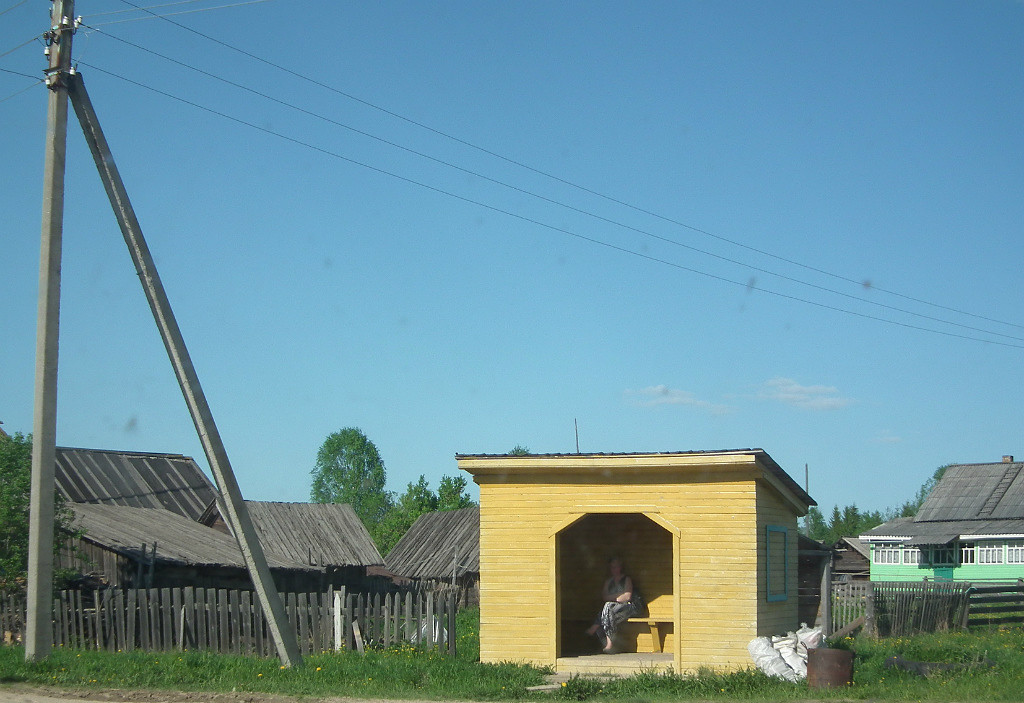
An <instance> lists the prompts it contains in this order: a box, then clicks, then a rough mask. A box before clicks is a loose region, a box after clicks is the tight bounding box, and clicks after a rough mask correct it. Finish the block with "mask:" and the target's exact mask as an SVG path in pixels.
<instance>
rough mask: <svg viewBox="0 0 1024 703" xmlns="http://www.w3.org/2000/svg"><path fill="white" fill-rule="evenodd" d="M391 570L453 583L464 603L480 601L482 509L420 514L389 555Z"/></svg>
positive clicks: (424, 580)
mask: <svg viewBox="0 0 1024 703" xmlns="http://www.w3.org/2000/svg"><path fill="white" fill-rule="evenodd" d="M385 563H386V564H387V567H388V569H390V570H391V571H393V572H394V573H396V574H399V575H401V576H404V577H406V578H408V579H410V580H412V581H414V582H420V583H427V584H436V585H441V584H453V585H455V586H457V587H458V589H459V603H460V605H476V604H477V603H478V602H479V600H480V588H479V585H480V508H479V507H477V506H473V507H469V508H462V509H460V510H439V511H436V512H432V513H426V514H425V515H420V516H419V517H418V518H417V519H416V522H414V523H413V524H412V527H410V528H409V530H408V531H407V532H406V533H405V534H404V535H402V538H401V539H400V540H398V543H397V544H396V545H395V546H394V547H393V548H392V549H391V551H390V552H388V555H387V557H385Z"/></svg>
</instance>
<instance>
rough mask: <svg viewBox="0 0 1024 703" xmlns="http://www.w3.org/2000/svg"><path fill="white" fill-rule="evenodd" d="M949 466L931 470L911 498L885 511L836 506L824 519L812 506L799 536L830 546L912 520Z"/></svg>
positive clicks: (854, 506)
mask: <svg viewBox="0 0 1024 703" xmlns="http://www.w3.org/2000/svg"><path fill="white" fill-rule="evenodd" d="M950 466H952V464H946V465H945V466H940V467H939V468H937V469H935V472H934V473H933V474H932V475H931V477H930V478H929V479H928V480H927V481H925V482H924V483H923V484H922V485H921V487H920V488H919V489H918V490H917V493H916V494H914V497H913V498H912V499H910V500H908V501H906V502H905V503H903V504H901V505H898V506H896V507H894V508H889V509H888V510H885V511H878V510H874V511H869V512H861V511H860V510H859V509H858V508H857V506H856V505H847V506H845V507H843V508H840V507H839V506H838V505H836V506H833V508H832V514H831V515H830V516H829V518H828V520H826V519H825V516H824V515H823V514H822V512H821V511H820V510H819V509H818V508H817V507H812V508H811V509H810V510H809V511H808V512H807V517H806V518H804V529H803V533H804V534H805V535H807V536H808V537H810V538H811V539H816V540H818V541H823V542H825V543H826V544H834V543H836V542H837V541H839V539H841V538H842V537H856V536H858V535H860V534H862V533H864V532H867V531H868V530H870V529H871V528H873V527H878V526H879V525H881V524H882V523H883V522H887V521H889V520H893V519H895V518H898V517H914V516H915V515H917V511H918V510H920V509H921V505H922V504H923V503H924V501H925V499H927V498H928V494H929V493H931V492H932V489H934V488H935V486H936V484H938V482H939V479H941V478H942V475H943V474H945V473H946V469H948V468H949V467H950Z"/></svg>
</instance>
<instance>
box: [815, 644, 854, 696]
mask: <svg viewBox="0 0 1024 703" xmlns="http://www.w3.org/2000/svg"><path fill="white" fill-rule="evenodd" d="M851 684H853V652H851V651H848V650H846V649H828V648H826V647H819V648H818V649H808V650H807V685H808V687H810V688H841V687H844V686H849V685H851Z"/></svg>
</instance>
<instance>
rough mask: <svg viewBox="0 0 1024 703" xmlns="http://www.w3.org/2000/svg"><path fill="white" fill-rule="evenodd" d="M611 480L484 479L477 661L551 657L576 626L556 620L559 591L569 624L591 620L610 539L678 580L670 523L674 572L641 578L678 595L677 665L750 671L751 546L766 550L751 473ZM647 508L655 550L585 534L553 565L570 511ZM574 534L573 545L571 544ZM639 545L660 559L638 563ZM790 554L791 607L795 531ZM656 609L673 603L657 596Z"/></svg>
mask: <svg viewBox="0 0 1024 703" xmlns="http://www.w3.org/2000/svg"><path fill="white" fill-rule="evenodd" d="M617 478H618V480H612V478H607V479H602V477H600V476H595V477H594V478H593V479H592V482H591V483H587V484H582V485H581V484H580V483H579V482H578V477H573V479H572V480H573V481H576V483H573V482H571V481H570V480H564V481H559V480H558V479H557V477H554V476H552V477H551V478H550V479H549V480H547V481H544V480H540V479H538V477H536V476H532V477H530V481H529V482H527V481H519V480H515V479H514V478H508V479H503V480H502V481H494V482H490V481H486V480H484V481H480V482H479V483H480V492H481V499H480V504H481V515H480V541H481V588H480V608H481V623H480V629H481V652H480V656H481V660H482V661H485V662H497V661H508V660H516V661H525V662H534V663H539V664H543V665H550V664H552V663H554V661H555V659H556V650H557V639H558V635H557V633H559V632H560V631H561V628H565V627H576V626H577V624H576V623H574V622H570V621H569V620H564V621H559V618H558V616H557V614H556V613H557V608H556V599H559V602H560V603H561V604H562V606H563V609H565V610H566V612H567V613H569V615H570V616H571V618H570V619H571V620H575V619H577V618H587V617H590V618H592V617H593V615H591V614H590V612H591V611H592V609H593V598H594V595H593V594H594V592H595V591H598V592H599V590H600V584H601V580H602V578H603V577H604V569H605V567H604V563H603V562H604V560H605V559H606V557H607V556H608V551H609V547H611V548H612V549H613V550H614V551H618V552H621V554H623V555H624V557H623V558H624V559H625V560H626V562H627V565H628V567H629V568H632V569H634V570H635V569H636V568H637V567H640V568H643V567H644V564H645V563H647V562H648V561H649V563H651V564H652V565H653V564H658V565H660V564H665V565H667V578H669V579H671V578H673V575H672V569H671V564H672V547H671V546H670V545H671V542H672V540H673V534H672V532H671V530H676V531H677V533H678V535H679V570H678V572H677V573H676V574H675V578H676V581H675V583H674V584H673V585H672V588H667V587H664V586H662V585H660V584H661V583H662V582H661V581H660V580H659V579H663V578H666V575H665V573H664V572H663V573H661V574H659V575H654V574H653V572H652V575H651V576H649V577H648V576H646V575H645V577H644V578H645V580H646V581H647V582H648V583H651V584H654V585H653V590H654V592H658V591H661V590H663V591H664V592H666V593H675V594H677V598H678V602H677V603H676V602H673V603H672V607H673V608H675V609H677V610H678V612H679V618H680V621H679V624H680V632H679V638H680V641H681V647H680V650H681V651H680V655H679V656H680V658H679V661H680V663H681V669H682V670H694V669H697V668H698V667H701V666H712V667H715V668H723V669H726V668H743V667H746V666H747V665H748V663H749V662H748V660H749V655H748V653H747V651H746V645H747V643H748V642H749V641H750V640H751V639H752V638H753V637H754V636H755V628H756V626H757V622H758V609H757V601H758V589H759V587H760V586H759V584H760V581H761V579H760V578H759V575H758V568H759V561H758V553H759V548H762V549H763V547H761V545H760V544H759V539H760V537H759V536H758V535H757V534H756V533H757V525H758V521H757V510H758V506H757V495H756V487H755V486H756V482H755V478H754V472H753V471H752V470H751V471H746V472H740V471H736V470H731V471H728V472H724V471H723V472H719V471H717V470H715V469H713V468H709V469H708V470H707V471H702V472H697V473H696V475H693V472H691V474H690V475H682V476H680V475H678V474H677V475H666V473H659V474H655V475H650V474H644V473H637V474H635V475H630V476H629V481H628V482H624V481H623V480H622V477H621V476H620V477H617ZM655 504H656V505H657V507H654V506H655ZM645 511H650V512H651V513H652V514H656V515H657V517H658V518H659V520H660V522H659V524H665V525H667V526H668V527H666V528H665V529H664V531H665V532H666V534H668V535H669V536H668V538H667V539H666V540H665V541H664V542H663V543H662V544H661V545H660V546H655V545H654V544H646V543H641V542H634V543H632V544H627V545H625V546H621V545H619V544H617V543H616V540H617V537H616V536H615V535H614V532H606V533H604V534H595V535H590V536H589V538H590V539H592V541H591V542H589V546H588V547H587V548H586V549H584V542H583V537H582V533H581V535H579V536H577V537H570V538H567V539H566V540H565V541H564V543H561V544H559V546H558V553H559V557H558V558H559V560H561V561H562V564H561V566H562V568H561V569H559V568H556V564H555V551H556V549H555V543H556V535H557V534H558V533H559V528H560V526H562V525H566V526H568V525H569V524H571V523H570V520H571V516H572V515H573V514H579V515H580V516H581V517H582V515H584V514H587V513H598V514H604V513H620V514H621V513H631V514H634V515H638V514H640V513H644V512H645ZM567 518H568V519H567ZM789 521H790V522H791V523H793V527H794V530H795V522H796V518H795V516H793V515H792V514H790V516H789ZM609 524H615V523H614V522H613V523H609ZM581 529H583V528H581ZM568 532H569V531H568V530H567V533H568ZM643 534H647V533H643ZM651 534H654V533H651ZM574 539H578V540H579V545H577V546H574V545H575V542H574V541H573V540H574ZM646 548H653V549H654V550H655V551H656V552H657V556H640V561H638V562H635V563H634V560H633V559H632V557H631V556H630V555H631V554H637V555H643V554H644V550H645V549H646ZM567 552H574V553H567ZM791 553H792V555H793V566H792V578H793V579H794V580H793V584H792V589H793V593H794V598H793V602H794V604H795V603H796V600H797V599H796V595H795V594H796V580H795V579H796V573H797V567H796V547H795V531H794V545H793V549H792V550H791ZM648 579H649V580H648ZM645 587H648V586H645ZM559 590H560V593H561V595H560V596H559V595H558V592H559ZM659 595H660V594H659ZM656 598H657V597H656ZM669 598H670V599H671V596H670V597H669ZM654 607H655V609H656V610H658V611H661V610H662V609H663V608H664V609H665V610H666V611H669V612H671V611H672V608H669V607H665V606H664V605H663V604H662V603H661V602H659V601H657V600H656V601H655V603H654ZM794 612H795V611H794ZM790 629H792V628H790ZM672 637H673V638H674V637H675V635H674V634H673V635H672ZM637 646H638V647H641V646H643V644H642V643H640V642H638V643H637ZM669 648H670V650H671V649H672V648H673V647H672V646H671V645H670V647H669Z"/></svg>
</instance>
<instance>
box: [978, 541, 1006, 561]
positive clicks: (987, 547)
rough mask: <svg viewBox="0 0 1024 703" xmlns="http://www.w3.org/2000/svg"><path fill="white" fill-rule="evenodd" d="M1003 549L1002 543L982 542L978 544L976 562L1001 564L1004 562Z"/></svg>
mask: <svg viewBox="0 0 1024 703" xmlns="http://www.w3.org/2000/svg"><path fill="white" fill-rule="evenodd" d="M1004 551H1005V549H1004V546H1003V543H1002V542H997V543H994V544H993V543H992V542H988V543H982V544H979V545H978V563H979V564H1003V563H1005V561H1006V559H1005V555H1004V554H1003V552H1004Z"/></svg>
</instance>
